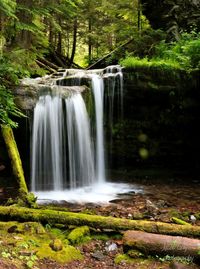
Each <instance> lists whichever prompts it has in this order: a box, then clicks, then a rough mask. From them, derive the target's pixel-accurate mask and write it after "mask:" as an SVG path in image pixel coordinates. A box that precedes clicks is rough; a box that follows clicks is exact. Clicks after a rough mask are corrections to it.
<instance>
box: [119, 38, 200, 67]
mask: <svg viewBox="0 0 200 269" xmlns="http://www.w3.org/2000/svg"><path fill="white" fill-rule="evenodd" d="M121 64H122V65H123V66H125V67H127V68H136V67H148V68H153V67H157V68H160V69H162V70H169V69H184V70H186V71H191V70H192V69H199V68H200V35H199V34H196V33H191V34H188V33H184V34H182V38H181V39H180V40H179V41H177V42H173V43H170V44H168V43H165V42H164V41H162V42H160V43H159V44H158V45H157V46H156V48H155V54H154V55H153V57H151V58H150V59H149V58H143V59H140V58H138V57H133V56H128V57H127V58H125V59H123V60H121Z"/></svg>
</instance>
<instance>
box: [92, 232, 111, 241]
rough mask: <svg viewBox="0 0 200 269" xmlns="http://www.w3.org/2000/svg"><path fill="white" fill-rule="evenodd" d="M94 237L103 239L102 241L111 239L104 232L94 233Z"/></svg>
mask: <svg viewBox="0 0 200 269" xmlns="http://www.w3.org/2000/svg"><path fill="white" fill-rule="evenodd" d="M92 238H94V239H97V240H102V241H108V240H109V239H110V237H109V236H108V235H107V234H104V233H98V234H94V235H92Z"/></svg>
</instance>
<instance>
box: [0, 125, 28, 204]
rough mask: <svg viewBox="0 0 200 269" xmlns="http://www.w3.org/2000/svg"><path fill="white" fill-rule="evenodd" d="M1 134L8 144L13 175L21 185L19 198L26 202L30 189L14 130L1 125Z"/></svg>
mask: <svg viewBox="0 0 200 269" xmlns="http://www.w3.org/2000/svg"><path fill="white" fill-rule="evenodd" d="M1 132H2V136H3V139H4V141H5V144H6V148H7V151H8V155H9V158H10V160H11V165H12V170H13V175H14V177H15V178H16V181H17V183H18V185H19V190H18V191H19V198H21V199H22V200H23V201H26V200H27V196H28V189H27V186H26V181H25V177H24V171H23V167H22V162H21V158H20V155H19V151H18V148H17V144H16V142H15V138H14V134H13V131H12V128H11V127H10V126H8V125H1Z"/></svg>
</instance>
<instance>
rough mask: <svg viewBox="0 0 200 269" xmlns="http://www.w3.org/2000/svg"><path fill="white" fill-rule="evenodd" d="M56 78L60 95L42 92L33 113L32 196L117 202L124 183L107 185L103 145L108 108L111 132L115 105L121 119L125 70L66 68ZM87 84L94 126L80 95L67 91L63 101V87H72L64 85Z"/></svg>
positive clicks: (116, 67) (55, 81)
mask: <svg viewBox="0 0 200 269" xmlns="http://www.w3.org/2000/svg"><path fill="white" fill-rule="evenodd" d="M58 75H59V76H58ZM58 75H55V77H56V78H52V79H51V80H50V81H51V84H53V85H54V86H53V87H57V88H56V89H58V90H57V91H56V92H55V91H52V92H51V93H44V92H43V93H42V95H41V96H40V98H39V100H38V102H37V104H36V106H35V109H34V120H33V133H32V175H31V188H32V191H34V192H36V195H37V196H38V197H39V198H41V199H49V198H53V197H54V195H55V197H57V199H56V200H60V198H61V197H62V199H63V200H69V199H73V200H74V199H75V198H74V197H73V195H72V193H74V194H76V195H77V199H78V201H80V200H85V199H86V200H88V201H90V200H91V199H92V200H95V201H96V199H97V200H98V199H99V200H101V201H104V200H106V201H107V200H109V199H108V197H109V195H111V197H110V198H113V194H114V193H116V192H122V189H125V191H127V189H126V187H125V186H124V185H123V184H122V185H120V184H119V185H117V184H112V183H107V176H106V164H105V159H106V158H105V155H106V153H105V146H104V145H105V141H104V120H105V119H104V114H105V111H106V109H105V106H108V107H109V109H108V110H109V124H110V126H111V127H112V121H113V113H114V109H113V107H114V103H116V104H117V105H118V106H119V108H118V110H119V111H120V113H119V114H120V115H121V116H122V114H123V75H122V70H121V67H119V66H110V67H107V68H106V69H100V70H90V71H84V70H75V69H67V70H63V71H62V72H60V73H59V74H58ZM68 78H70V80H68ZM83 79H84V81H85V80H87V81H88V83H89V85H91V91H92V94H93V100H94V107H95V109H94V110H95V117H94V118H95V122H93V121H92V120H91V119H89V116H88V112H87V109H86V105H85V102H84V100H83V98H82V95H81V91H80V92H77V91H76V92H74V93H72V92H69V94H66V96H65V95H64V97H63V92H64V91H65V86H69V85H66V83H68V82H69V81H70V82H69V84H70V86H81V83H82V81H83ZM83 83H84V82H83ZM56 84H57V86H55V85H56ZM105 85H106V87H105ZM61 92H62V94H60V93H61ZM115 99H116V100H117V102H115V101H114V100H115ZM91 125H92V126H91ZM91 194H92V195H93V198H91ZM108 194H109V195H108ZM103 195H105V197H106V198H105V197H104V198H103ZM81 196H84V199H83V198H82V199H81ZM89 196H90V198H89ZM94 196H95V197H96V198H95V199H94ZM48 197H49V198H48ZM70 197H71V198H70ZM72 197H73V198H72ZM77 199H75V200H77Z"/></svg>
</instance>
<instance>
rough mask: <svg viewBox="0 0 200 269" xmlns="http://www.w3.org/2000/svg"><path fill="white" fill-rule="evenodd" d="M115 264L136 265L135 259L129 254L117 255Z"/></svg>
mask: <svg viewBox="0 0 200 269" xmlns="http://www.w3.org/2000/svg"><path fill="white" fill-rule="evenodd" d="M114 261H115V264H120V263H129V264H131V263H134V262H135V261H134V259H132V258H131V257H130V256H128V255H127V254H117V255H116V257H115V260H114Z"/></svg>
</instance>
